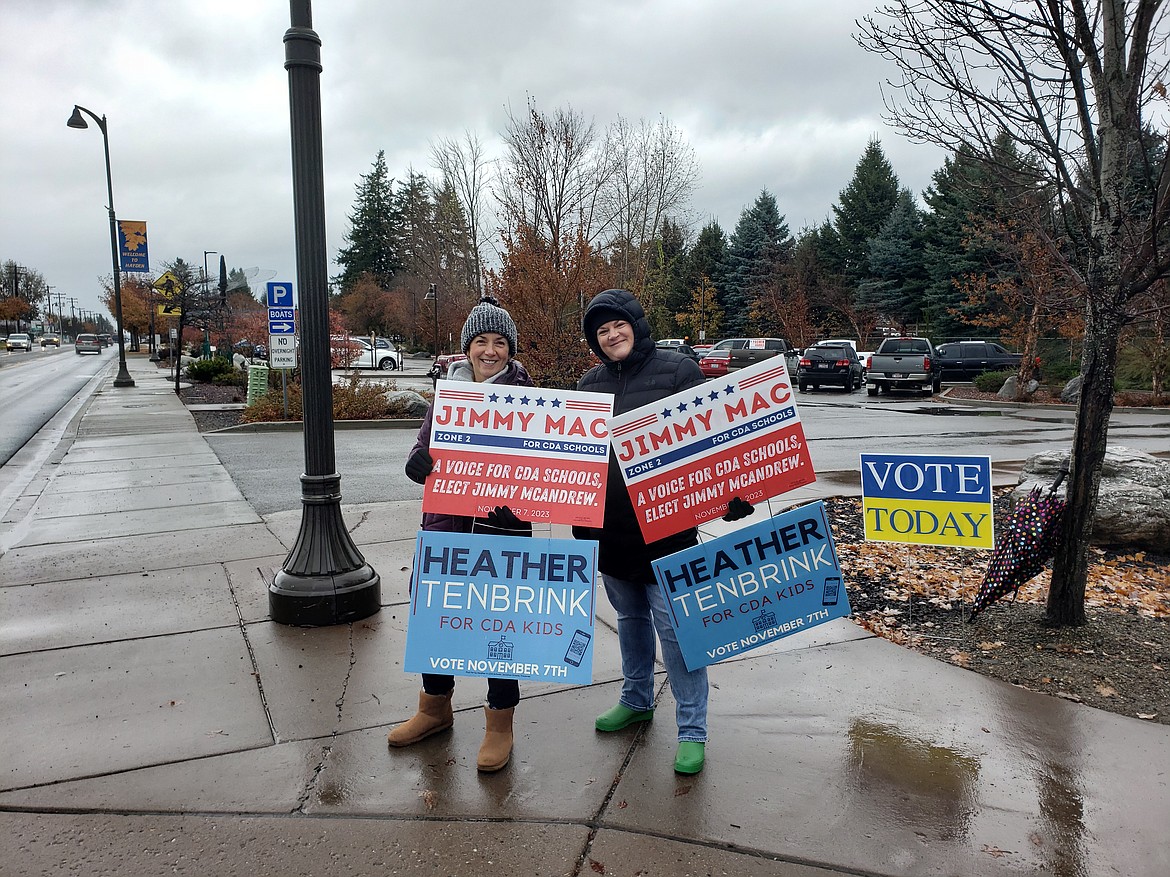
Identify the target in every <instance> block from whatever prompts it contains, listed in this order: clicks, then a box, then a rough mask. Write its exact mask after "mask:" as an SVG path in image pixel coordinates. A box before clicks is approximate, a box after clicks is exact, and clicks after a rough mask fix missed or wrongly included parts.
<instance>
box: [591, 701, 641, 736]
mask: <svg viewBox="0 0 1170 877" xmlns="http://www.w3.org/2000/svg"><path fill="white" fill-rule="evenodd" d="M652 718H654V710H652V709H650V710H641V711H639V710H632V709H630V708H629V707H628V706H622V705H621V704H620V703H619V704H618V705H617V706H615V707H613V708H612V709H608V710H606V711H605V712H603V713H602V714H601V715H599V716H598V717H597V721H596V722H594V727H595V728H597V730H598V731H606V732H609V731H620V730H621V729H622V728H627V727H629V726H630V725H632V724H634V723H635V722H648V721H650V720H651V719H652Z"/></svg>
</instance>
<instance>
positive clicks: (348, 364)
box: [329, 335, 402, 371]
mask: <svg viewBox="0 0 1170 877" xmlns="http://www.w3.org/2000/svg"><path fill="white" fill-rule="evenodd" d="M378 341H382V342H385V346H383V345H382V344H381V343H377V342H378ZM375 343H376V344H377V346H374V345H371V344H370V339H369V338H358V337H356V336H354V335H350V336H345V335H333V336H331V337H330V339H329V349H330V353H331V355H332V361H333V367H334V368H355V369H356V368H376V369H381V370H382V371H388V370H390V369H396V368H402V358H401V356H400V355H399V353H398V351H397V350H396V349H395V348H394V346H393V345H392V344H390V342H389V341H386V339H384V338H383V339H375Z"/></svg>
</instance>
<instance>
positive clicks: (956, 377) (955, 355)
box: [935, 341, 1021, 381]
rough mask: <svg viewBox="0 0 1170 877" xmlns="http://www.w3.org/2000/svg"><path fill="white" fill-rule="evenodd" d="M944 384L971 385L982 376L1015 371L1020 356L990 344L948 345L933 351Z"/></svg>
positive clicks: (964, 342)
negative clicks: (960, 383)
mask: <svg viewBox="0 0 1170 877" xmlns="http://www.w3.org/2000/svg"><path fill="white" fill-rule="evenodd" d="M935 355H936V356H937V357H938V358H939V361H940V366H941V368H942V380H944V381H973V380H975V378H977V377H979V375H981V374H983V373H984V372H1000V371H1015V370H1016V369H1018V368H1019V367H1020V358H1021V354H1019V353H1010V352H1008V351H1007V350H1005V349H1004V348H1003V347H1001V346H1000V345H998V344H994V343H992V342H990V341H950V342H948V343H946V344H940V345H939V346H938V347H937V348H935Z"/></svg>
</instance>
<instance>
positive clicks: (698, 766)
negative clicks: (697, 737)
mask: <svg viewBox="0 0 1170 877" xmlns="http://www.w3.org/2000/svg"><path fill="white" fill-rule="evenodd" d="M706 747H707V744H705V743H695V742H694V741H692V740H680V741H679V744H678V752H677V753H675V756H674V772H675V773H685V774H694V773H698V772H699V771H701V770H702V769H703V762H704V761H705V760H706V754H705V750H706Z"/></svg>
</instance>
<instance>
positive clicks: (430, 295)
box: [423, 283, 439, 360]
mask: <svg viewBox="0 0 1170 877" xmlns="http://www.w3.org/2000/svg"><path fill="white" fill-rule="evenodd" d="M423 300H424V301H429V302H433V303H434V305H435V359H436V360H437V359H438V358H439V292H438V289H437V288H436V287H435V284H433V283H432V284H431V288H430V289H429V290H428V291H427V294H426V296H425V297H424V299H423Z"/></svg>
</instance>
